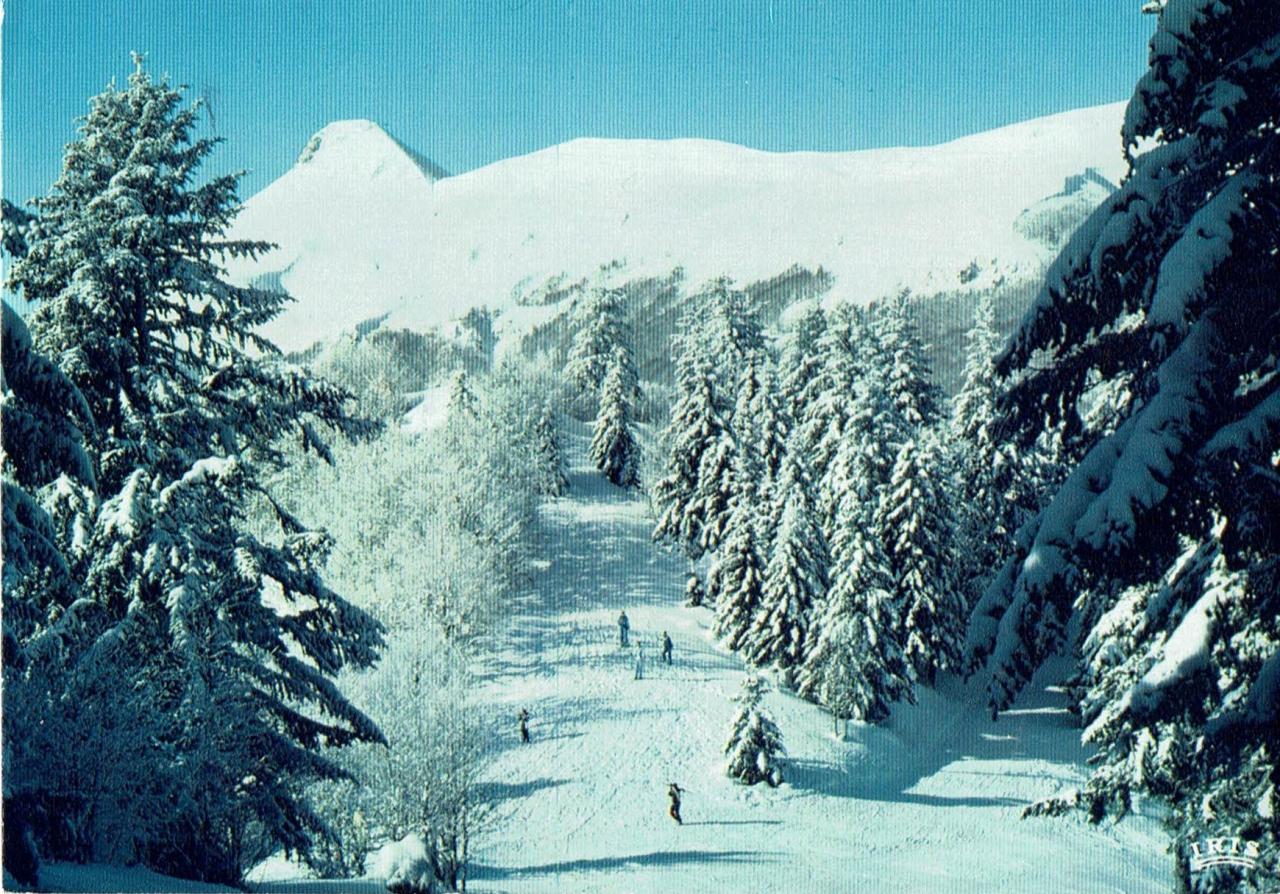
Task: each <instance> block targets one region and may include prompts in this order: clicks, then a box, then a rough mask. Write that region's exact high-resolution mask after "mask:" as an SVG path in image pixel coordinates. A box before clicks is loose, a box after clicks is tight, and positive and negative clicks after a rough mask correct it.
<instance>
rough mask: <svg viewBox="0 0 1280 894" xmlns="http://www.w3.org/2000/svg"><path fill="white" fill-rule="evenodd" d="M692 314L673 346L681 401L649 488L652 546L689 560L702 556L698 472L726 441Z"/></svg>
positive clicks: (707, 361)
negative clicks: (661, 466)
mask: <svg viewBox="0 0 1280 894" xmlns="http://www.w3.org/2000/svg"><path fill="white" fill-rule="evenodd" d="M696 325H697V316H696V314H694V313H692V312H690V313H686V315H685V318H684V320H683V322H682V332H681V334H680V335H679V336H677V337H676V338H675V339H674V340H673V345H672V354H673V359H674V361H675V367H676V386H677V388H678V389H679V397H678V398H677V399H676V402H675V404H674V405H673V406H672V408H671V421H670V422H669V423H668V424H667V427H666V429H665V431H664V432H663V435H662V443H663V452H664V454H665V457H666V459H665V472H666V473H665V474H664V475H663V476H662V477H661V478H660V479H659V480H658V481H657V483H656V484H655V485H654V488H653V506H654V512H655V514H656V515H657V516H658V522H657V524H656V525H655V526H654V530H653V539H654V540H668V541H673V542H675V543H677V544H679V545H680V546H681V547H682V548H683V549H684V551H685V552H686V554H688V556H689V557H690V558H691V559H696V558H698V557H699V556H700V555H702V553H703V551H704V549H705V547H704V546H703V543H704V542H705V541H704V536H703V528H704V519H703V517H702V516H701V514H700V512H699V510H700V504H699V502H698V500H697V492H698V487H699V482H700V476H699V470H700V469H701V468H702V464H703V462H704V461H705V460H706V458H707V456H708V455H709V454H710V453H711V452H712V451H713V450H714V449H715V448H716V445H717V444H719V443H720V442H721V441H722V439H723V438H724V437H725V422H724V417H723V411H722V408H721V407H720V406H718V403H719V399H718V396H717V389H716V379H715V373H714V366H713V364H712V362H711V359H710V357H708V356H706V354H704V353H703V350H702V345H701V343H700V341H699V339H698V338H697V337H696V334H697V333H696V331H695V329H694V327H695V326H696Z"/></svg>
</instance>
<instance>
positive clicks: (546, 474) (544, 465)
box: [533, 404, 569, 497]
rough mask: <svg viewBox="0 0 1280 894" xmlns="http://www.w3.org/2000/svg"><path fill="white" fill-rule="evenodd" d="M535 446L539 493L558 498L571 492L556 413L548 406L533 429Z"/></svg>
mask: <svg viewBox="0 0 1280 894" xmlns="http://www.w3.org/2000/svg"><path fill="white" fill-rule="evenodd" d="M533 445H534V450H535V452H536V456H537V459H538V460H539V468H538V472H537V484H536V487H537V490H538V493H540V494H543V495H545V496H549V497H558V496H561V495H562V494H564V493H566V492H567V491H568V490H569V479H568V477H566V475H565V473H564V462H563V460H562V459H561V457H560V438H559V435H558V433H557V431H556V417H555V411H554V410H552V409H551V405H550V404H546V405H544V406H543V408H542V412H541V413H540V414H539V416H538V419H537V422H535V423H534V428H533Z"/></svg>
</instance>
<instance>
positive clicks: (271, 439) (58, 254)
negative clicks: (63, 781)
mask: <svg viewBox="0 0 1280 894" xmlns="http://www.w3.org/2000/svg"><path fill="white" fill-rule="evenodd" d="M181 103H182V99H181V91H180V90H177V89H174V88H172V87H170V86H169V84H168V82H167V81H160V82H158V83H157V82H153V81H152V80H151V78H150V77H149V76H148V75H147V73H146V72H145V71H144V70H143V69H142V66H141V62H140V61H139V62H138V68H137V71H135V73H134V74H133V75H132V76H131V77H130V78H129V83H128V86H127V88H126V89H124V90H117V89H115V88H114V87H110V88H108V89H107V90H106V91H105V92H104V93H102V94H100V95H99V96H97V97H95V98H94V99H93V100H91V102H90V110H89V114H88V116H87V117H86V118H85V119H84V122H83V124H82V126H81V132H80V137H79V138H78V139H77V140H75V141H73V142H72V143H71V144H70V145H69V146H68V147H67V153H66V156H65V158H64V167H63V172H62V175H61V176H60V177H59V179H58V181H57V182H56V183H55V184H54V186H53V189H52V191H51V192H50V194H49V196H48V197H46V198H44V199H40V200H38V201H37V202H36V203H35V206H36V209H37V211H38V213H39V221H38V223H37V224H36V225H34V226H33V227H32V228H31V230H30V232H29V234H28V236H29V238H28V252H27V254H26V256H25V257H23V258H21V259H19V260H18V261H16V262H15V263H14V265H13V267H12V268H11V271H10V280H9V285H10V287H11V288H14V289H20V290H21V291H22V294H23V296H24V297H25V298H26V299H27V300H29V301H33V302H36V303H37V309H36V311H35V312H34V314H33V316H32V319H31V332H32V336H33V339H34V342H35V344H36V346H37V347H42V349H43V350H44V351H46V352H47V353H48V354H49V356H51V357H56V359H57V362H58V363H59V366H60V367H61V369H62V371H63V372H64V373H65V374H66V375H67V377H68V378H69V379H70V380H71V382H72V383H73V384H75V385H76V386H77V387H78V389H79V390H80V392H81V393H82V394H83V396H84V398H85V401H86V403H87V404H88V408H89V410H90V413H91V414H92V417H93V419H94V421H95V423H96V424H95V426H94V427H93V428H92V429H91V430H89V431H87V432H86V434H87V447H88V453H89V455H90V458H91V460H92V461H93V463H94V464H95V466H96V472H97V480H98V485H99V488H100V490H101V492H102V493H103V494H104V495H113V496H111V497H110V499H108V500H107V501H106V502H105V503H104V504H103V505H102V507H101V509H100V510H99V511H97V512H96V513H95V516H94V518H93V520H92V532H91V533H90V535H89V536H88V542H87V545H86V546H85V556H84V559H83V563H84V571H83V584H82V591H83V593H84V595H85V596H86V597H87V599H84V600H81V603H82V604H85V605H89V606H92V613H91V615H90V616H88V617H85V618H83V619H82V621H83V623H81V624H80V625H79V626H78V628H77V631H78V633H77V637H76V642H75V643H74V644H73V645H72V646H71V647H69V648H67V649H66V650H65V654H66V656H67V661H69V662H74V663H75V664H76V672H75V675H74V677H71V678H69V679H73V680H75V681H76V683H75V685H77V686H82V685H90V686H92V687H96V690H95V691H98V692H105V693H108V694H110V693H111V692H112V691H113V687H118V686H119V685H121V681H122V680H125V679H135V678H136V679H137V680H138V684H137V686H136V687H135V689H133V690H132V692H133V693H134V695H131V696H130V697H131V698H135V699H141V701H139V703H138V705H135V706H134V709H135V713H136V711H138V710H142V711H143V712H144V713H147V712H150V715H151V716H154V717H156V718H162V719H163V722H157V724H154V725H147V724H138V726H137V728H136V729H134V730H125V731H122V732H120V733H118V734H117V735H118V736H127V735H129V734H132V735H133V737H134V739H133V745H140V744H141V743H149V745H150V747H149V749H148V750H147V751H146V752H143V751H141V750H140V749H138V750H136V751H137V754H138V756H140V757H141V756H142V755H144V754H145V755H146V759H147V760H148V761H149V763H146V764H142V765H141V766H136V767H134V768H133V769H135V770H139V771H141V772H143V773H146V772H147V771H148V770H150V771H151V772H150V778H151V779H153V780H154V781H155V786H167V790H166V793H165V794H164V795H163V796H157V797H158V800H157V801H156V802H155V803H154V804H152V805H151V807H152V809H151V811H150V816H148V818H147V823H146V825H145V829H143V830H142V833H143V834H145V835H146V836H147V837H146V838H145V840H142V841H139V842H138V844H137V847H136V851H137V853H139V854H140V855H141V856H142V858H143V859H145V860H146V861H147V862H148V863H149V864H150V865H153V866H155V867H156V868H159V869H161V870H163V871H170V872H173V873H176V874H182V875H188V876H193V877H201V878H205V879H210V880H217V881H220V882H238V881H239V880H240V878H241V874H242V873H243V871H244V870H245V869H247V868H248V867H247V865H246V863H245V861H247V860H250V859H252V858H253V856H254V854H253V853H252V851H251V850H250V849H249V847H248V841H249V839H250V838H251V837H253V836H260V837H259V840H267V841H275V842H276V843H278V844H280V845H283V846H285V847H288V848H291V849H296V850H305V848H306V847H307V845H308V842H309V840H310V834H311V833H313V832H315V831H316V830H317V829H318V828H319V824H318V823H317V822H316V821H315V818H314V816H313V815H312V814H311V813H310V811H309V809H308V808H307V807H306V805H305V803H304V801H303V799H302V797H301V783H302V782H304V781H306V780H307V779H312V778H318V777H323V776H325V775H332V774H334V773H337V772H338V770H337V769H336V767H335V765H333V764H332V763H331V762H329V761H328V760H326V759H324V758H322V757H320V756H319V754H318V749H319V747H320V744H321V743H322V742H329V743H334V744H341V743H344V742H350V741H353V740H367V741H377V740H378V739H379V734H378V732H377V730H376V729H375V728H374V727H373V725H372V724H371V723H370V722H369V721H368V720H367V718H365V717H364V716H363V715H362V714H361V713H360V712H359V711H357V710H356V709H355V708H353V707H352V706H351V705H350V704H349V703H348V702H347V701H346V700H345V699H344V698H343V697H342V696H341V695H340V694H339V693H338V692H337V690H336V689H335V688H334V686H333V682H332V681H333V677H335V676H336V675H337V674H338V672H339V671H340V670H341V669H342V668H343V667H346V666H351V667H363V666H368V665H369V664H371V663H372V662H373V660H374V659H375V657H376V654H377V648H378V646H379V644H380V641H381V631H380V627H379V625H378V624H377V623H376V622H375V621H374V620H373V619H372V618H370V617H369V616H368V615H366V614H365V613H364V612H361V611H359V610H358V609H356V608H355V607H354V606H352V605H350V604H349V603H347V602H346V601H345V600H343V599H342V598H341V597H340V596H338V595H337V594H335V593H333V592H332V591H330V590H328V589H327V588H326V587H325V585H324V583H323V580H322V578H321V576H320V574H319V568H320V565H321V564H322V560H323V555H324V552H325V538H324V537H323V536H322V535H318V534H314V533H310V532H307V531H306V530H305V529H304V528H303V527H302V526H301V525H300V524H299V523H298V522H297V521H296V520H295V519H293V518H292V517H290V516H289V515H288V514H287V513H285V512H284V511H283V510H282V509H280V507H279V506H278V505H276V504H275V503H274V501H272V499H271V497H270V495H269V493H268V491H267V489H266V487H265V484H264V476H263V472H264V471H266V470H269V469H275V468H279V467H280V465H281V464H282V463H283V461H284V457H285V452H284V446H283V444H284V438H285V437H286V436H288V435H293V436H295V437H297V438H298V440H299V441H300V442H301V444H302V446H303V448H304V449H311V450H314V451H315V452H317V453H319V454H320V455H322V456H326V457H327V456H328V448H327V445H326V443H325V440H324V437H323V435H322V432H323V430H324V429H325V428H328V429H331V430H336V431H339V432H341V433H343V434H346V435H348V436H352V437H357V436H361V435H364V434H366V433H368V432H370V431H372V430H373V427H372V426H371V425H370V424H369V423H367V422H364V421H362V420H359V419H357V418H354V417H352V416H350V415H349V414H348V412H347V409H346V407H347V404H348V401H349V398H350V396H349V395H348V394H347V393H346V392H343V391H342V390H340V389H337V388H333V387H332V386H329V385H327V384H326V383H324V382H320V381H317V380H314V379H312V378H310V377H309V376H308V375H307V374H306V373H305V372H304V371H302V370H300V369H297V368H295V367H292V366H289V365H287V364H284V363H282V362H281V361H280V360H279V352H278V351H277V350H276V349H275V347H274V346H273V345H272V344H271V343H270V342H268V341H266V340H265V339H263V338H262V337H260V336H259V335H257V334H256V332H255V330H256V329H257V327H258V326H260V325H261V324H262V323H265V322H267V321H268V320H270V319H271V318H272V317H273V316H274V315H275V314H276V313H278V312H279V310H280V308H281V306H282V302H283V301H285V300H286V299H285V298H284V297H283V296H281V295H279V294H275V293H271V292H267V291H263V290H260V289H256V288H242V287H237V286H233V285H231V284H229V283H227V282H225V281H223V280H222V279H221V268H220V266H219V264H220V261H221V259H222V258H223V257H225V256H227V255H232V256H235V255H242V254H249V255H252V254H254V253H256V252H259V251H261V250H263V249H265V248H266V247H267V246H266V245H265V244H264V243H254V242H229V241H227V240H225V239H224V238H223V235H222V234H223V232H224V231H225V229H226V227H227V225H228V224H229V222H230V221H231V219H232V218H233V217H234V215H235V213H236V212H237V210H238V207H239V206H238V202H237V200H236V193H235V189H236V184H237V182H238V176H237V175H230V176H223V177H215V178H212V179H209V180H206V181H203V182H202V183H201V181H200V179H199V178H198V177H197V171H198V168H199V166H200V164H201V162H202V161H203V160H204V158H205V157H206V156H207V155H208V154H209V152H210V151H212V149H213V146H214V142H213V141H211V140H203V139H198V138H197V137H196V136H195V127H196V123H197V113H198V107H195V108H186V109H184V108H182V107H181ZM196 183H201V185H194V184H196ZM251 352H252V354H251ZM255 505H263V506H264V507H267V508H269V509H272V510H274V511H275V512H276V515H277V517H278V519H279V522H280V524H281V532H280V534H279V535H278V536H277V537H276V538H275V539H274V540H269V539H264V538H262V537H259V536H258V535H257V534H256V533H255V530H256V528H255V526H254V525H252V524H251V523H250V520H249V518H248V517H247V513H248V512H249V511H250V509H251V508H252V507H254V506H255ZM264 591H265V592H274V593H276V595H277V596H278V597H279V598H281V599H283V601H284V602H285V603H288V604H290V605H291V606H292V608H291V610H290V611H288V612H282V611H279V610H278V609H277V608H276V607H273V606H270V605H268V604H267V603H266V602H265V601H264V598H263V594H264ZM68 698H70V696H68ZM60 703H62V704H65V705H68V710H71V708H70V705H71V702H70V701H62V702H60ZM139 705H145V706H146V707H145V708H143V707H139ZM77 710H78V708H77ZM311 712H315V715H316V716H314V717H313V716H312V713H311ZM317 718H319V719H317ZM55 725H56V724H55ZM108 744H110V743H108ZM131 747H133V746H132V745H129V746H127V747H124V746H122V751H121V753H126V752H128V751H129V748H131ZM55 769H56V768H55ZM155 786H152V788H153V789H154V788H155ZM95 797H96V796H95ZM117 797H118V796H117ZM144 797H145V796H144ZM105 803H107V802H96V803H95V802H92V801H90V802H86V803H84V804H83V805H82V809H83V810H85V818H86V819H87V818H89V817H93V816H95V815H96V814H95V810H96V808H97V807H98V806H101V805H102V804H105ZM67 821H68V822H72V823H74V822H75V821H76V819H75V818H74V817H68V818H67ZM109 838H110V836H108V835H104V836H101V837H100V838H99V843H100V844H101V845H103V846H106V845H107V844H109V843H110V842H109ZM72 856H74V857H75V858H78V859H85V858H92V857H94V856H95V854H94V853H93V852H92V851H89V852H86V851H85V850H83V849H79V850H77V851H76V852H75V853H74V854H73V855H72Z"/></svg>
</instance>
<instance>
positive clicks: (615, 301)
mask: <svg viewBox="0 0 1280 894" xmlns="http://www.w3.org/2000/svg"><path fill="white" fill-rule="evenodd" d="M623 297H624V296H623V292H622V291H621V290H620V289H605V288H597V289H594V290H593V291H592V292H591V294H590V295H589V296H588V298H587V299H586V300H585V301H583V302H582V303H581V304H579V305H578V309H579V310H578V331H577V334H576V335H575V336H574V339H573V345H572V347H571V348H570V349H569V359H568V362H567V363H566V364H565V376H566V377H567V378H568V380H569V382H570V384H571V385H572V386H573V387H574V389H575V390H576V392H577V395H578V400H577V403H578V405H579V406H580V407H581V408H582V409H583V412H585V413H588V414H590V413H591V412H593V411H594V410H595V408H596V406H597V402H598V400H599V397H600V393H601V391H600V389H601V388H602V387H603V385H604V380H605V376H607V375H608V374H609V368H610V366H611V365H612V364H613V362H614V353H615V351H616V350H617V348H618V347H619V346H620V345H621V346H627V347H628V348H629V347H630V341H631V340H630V337H629V334H628V332H627V326H626V324H625V323H624V321H623V318H622V309H623V308H622V305H623ZM588 418H590V417H589V416H588Z"/></svg>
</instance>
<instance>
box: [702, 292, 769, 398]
mask: <svg viewBox="0 0 1280 894" xmlns="http://www.w3.org/2000/svg"><path fill="white" fill-rule="evenodd" d="M695 302H696V304H697V306H700V307H702V308H703V310H702V314H701V317H702V319H701V326H700V327H699V331H698V337H699V338H700V339H701V340H702V341H703V344H704V346H705V347H704V350H705V351H706V352H707V356H708V357H710V358H711V359H712V360H713V362H714V364H715V369H716V376H717V379H718V380H719V382H720V383H721V384H723V385H724V386H725V387H727V388H732V387H733V386H734V385H736V383H737V382H738V381H739V380H740V379H741V377H742V373H743V370H744V369H745V368H746V366H747V364H748V362H749V361H750V359H751V358H752V357H753V356H755V355H757V354H759V353H761V352H762V351H764V349H765V340H764V333H763V331H762V329H761V327H760V317H759V313H758V312H757V310H756V307H755V303H754V301H753V299H752V298H751V296H750V295H749V294H748V293H746V292H744V291H742V290H740V289H735V288H734V287H733V282H732V281H731V280H729V279H727V278H724V277H721V278H720V279H716V280H713V281H712V282H711V283H709V284H708V285H707V286H706V288H705V290H704V293H703V295H702V296H700V297H698V298H696V299H695ZM724 398H725V400H726V405H725V406H724V407H723V409H724V410H725V411H726V412H732V410H733V399H734V394H733V393H732V392H730V393H726V394H725V395H724Z"/></svg>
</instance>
